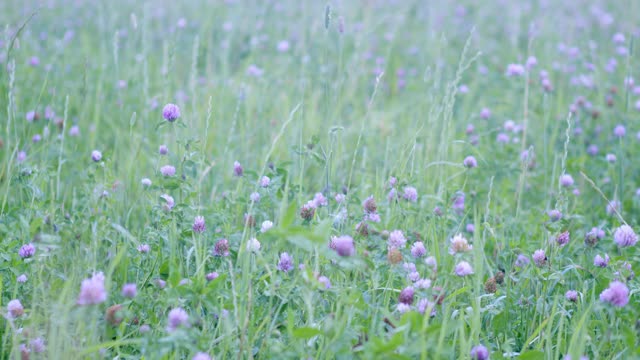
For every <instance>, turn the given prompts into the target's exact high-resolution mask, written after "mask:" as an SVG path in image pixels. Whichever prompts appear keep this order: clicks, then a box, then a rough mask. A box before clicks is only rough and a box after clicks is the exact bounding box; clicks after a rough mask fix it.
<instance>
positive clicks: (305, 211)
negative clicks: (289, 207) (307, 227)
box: [300, 201, 316, 221]
mask: <svg viewBox="0 0 640 360" xmlns="http://www.w3.org/2000/svg"><path fill="white" fill-rule="evenodd" d="M315 213H316V206H315V204H314V203H313V201H309V202H307V203H306V204H304V205H302V207H301V208H300V217H301V218H302V219H303V220H307V221H309V220H311V219H313V216H314V215H315Z"/></svg>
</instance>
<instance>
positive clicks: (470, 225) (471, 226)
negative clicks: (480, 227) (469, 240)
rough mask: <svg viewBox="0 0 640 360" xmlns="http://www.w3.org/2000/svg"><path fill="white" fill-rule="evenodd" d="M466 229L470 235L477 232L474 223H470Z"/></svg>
mask: <svg viewBox="0 0 640 360" xmlns="http://www.w3.org/2000/svg"><path fill="white" fill-rule="evenodd" d="M465 229H466V230H467V232H468V233H472V234H473V232H474V231H476V226H475V225H474V224H472V223H468V224H467V226H465Z"/></svg>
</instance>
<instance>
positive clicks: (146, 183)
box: [140, 178, 151, 187]
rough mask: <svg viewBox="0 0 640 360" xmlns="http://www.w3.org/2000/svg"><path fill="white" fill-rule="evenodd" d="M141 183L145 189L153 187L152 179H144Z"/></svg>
mask: <svg viewBox="0 0 640 360" xmlns="http://www.w3.org/2000/svg"><path fill="white" fill-rule="evenodd" d="M140 183H141V184H142V186H144V187H149V186H151V179H149V178H143V179H142V180H140Z"/></svg>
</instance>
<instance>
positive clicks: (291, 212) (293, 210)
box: [280, 203, 298, 229]
mask: <svg viewBox="0 0 640 360" xmlns="http://www.w3.org/2000/svg"><path fill="white" fill-rule="evenodd" d="M297 214H298V207H297V206H296V204H295V203H291V204H289V207H287V211H286V212H285V213H284V215H283V216H282V219H281V220H280V227H281V228H283V229H287V228H289V227H290V226H291V224H293V222H294V221H295V219H296V215H297Z"/></svg>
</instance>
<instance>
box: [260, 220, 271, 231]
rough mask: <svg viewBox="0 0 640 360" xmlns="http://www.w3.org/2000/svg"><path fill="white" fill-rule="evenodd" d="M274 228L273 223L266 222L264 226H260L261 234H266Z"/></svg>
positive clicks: (263, 223)
mask: <svg viewBox="0 0 640 360" xmlns="http://www.w3.org/2000/svg"><path fill="white" fill-rule="evenodd" d="M272 227H273V222H271V221H269V220H265V221H263V222H262V225H261V226H260V232H261V233H265V232H267V231H269V229H271V228H272Z"/></svg>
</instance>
